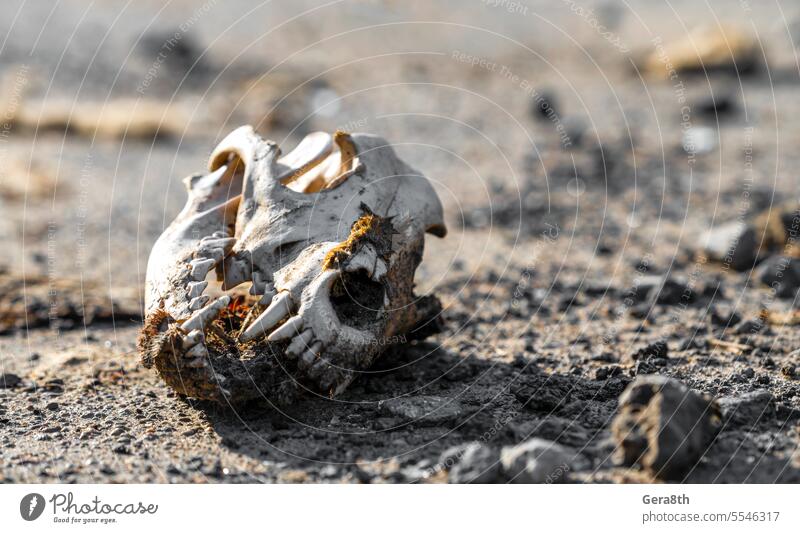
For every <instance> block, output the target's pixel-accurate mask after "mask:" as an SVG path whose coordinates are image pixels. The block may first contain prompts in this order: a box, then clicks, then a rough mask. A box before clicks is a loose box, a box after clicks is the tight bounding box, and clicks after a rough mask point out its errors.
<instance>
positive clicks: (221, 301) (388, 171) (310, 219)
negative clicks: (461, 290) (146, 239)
mask: <svg viewBox="0 0 800 533" xmlns="http://www.w3.org/2000/svg"><path fill="white" fill-rule="evenodd" d="M184 183H185V185H186V188H187V191H188V196H189V197H188V200H187V203H186V206H185V207H184V209H183V210H182V211H181V212H180V213H179V214H178V216H177V217H176V218H175V220H174V221H173V222H172V224H170V226H169V227H168V228H167V229H166V230H165V231H164V232H163V233H162V235H161V236H160V237H159V239H158V240H157V242H156V243H155V245H154V247H153V250H152V252H151V255H150V259H149V261H148V266H147V280H146V291H145V311H146V319H145V326H144V328H143V329H142V332H141V334H140V337H139V348H140V350H141V352H142V361H143V363H144V364H145V366H147V367H155V368H156V369H157V370H158V372H159V373H160V375H161V376H162V377H163V378H164V380H165V381H166V382H167V383H168V384H169V385H170V386H171V387H173V388H174V389H176V390H177V391H178V392H179V393H181V394H185V395H188V396H193V397H198V398H203V399H210V400H216V401H221V402H242V401H247V400H250V399H255V398H265V399H268V400H270V401H277V402H279V403H287V402H289V401H291V400H292V399H293V398H294V397H296V394H297V392H298V391H300V390H306V391H310V392H312V393H317V394H322V395H325V396H331V397H332V396H335V395H337V394H339V393H341V392H342V391H343V390H345V388H346V387H347V386H348V385H349V384H350V383H351V382H352V381H353V379H354V378H356V377H357V375H358V373H359V371H362V370H364V369H366V368H368V367H369V366H370V365H371V364H372V363H373V362H374V361H375V359H376V358H377V357H378V356H379V355H381V353H382V352H383V351H385V350H386V349H387V346H388V345H389V344H390V343H388V342H387V339H390V338H399V336H401V335H403V336H406V337H402V338H421V337H424V336H426V335H428V334H430V333H432V332H435V331H436V329H437V325H438V323H439V320H440V318H439V315H440V312H441V306H440V304H439V302H438V300H437V299H436V298H435V297H434V296H424V297H419V296H416V295H415V294H414V292H413V286H414V273H415V271H416V268H417V266H418V265H419V263H420V261H421V260H422V251H423V247H424V243H425V233H426V232H427V233H431V234H433V235H436V236H439V237H444V235H445V233H446V230H445V226H444V220H443V213H442V206H441V203H440V201H439V198H438V197H437V195H436V192H435V191H434V189H433V187H432V186H431V184H430V182H429V181H428V180H427V179H426V178H425V177H424V176H422V175H421V174H420V173H419V172H418V171H416V170H414V169H413V168H411V167H410V166H408V165H407V164H406V163H404V162H403V161H402V160H400V159H399V158H398V157H397V155H396V154H395V152H394V150H393V149H392V147H391V146H390V145H389V143H388V142H387V141H385V140H384V139H382V138H380V137H377V136H374V135H366V134H353V135H350V134H346V133H342V132H336V133H335V134H334V135H330V134H327V133H322V132H317V133H312V134H310V135H308V136H306V137H305V138H304V139H303V140H302V141H301V142H300V143H299V145H298V146H297V147H296V148H295V149H294V150H293V151H291V152H290V153H288V154H286V155H285V156H282V155H281V150H280V148H279V147H278V145H277V144H275V143H274V142H271V141H267V140H263V139H261V138H260V137H259V136H258V135H257V134H255V133H254V131H253V129H252V128H251V127H249V126H245V127H241V128H239V129H237V130H235V131H233V132H232V133H231V134H230V135H228V136H227V137H226V138H225V139H224V140H223V141H222V142H221V143H220V144H219V146H217V148H216V149H215V150H214V152H213V153H212V155H211V159H210V162H209V171H208V173H206V174H199V175H195V176H191V177H189V178H186V179H185V180H184ZM212 272H213V273H215V274H216V279H214V276H213V275H212V274H211V273H212ZM223 292H224V293H225V294H224V295H223Z"/></svg>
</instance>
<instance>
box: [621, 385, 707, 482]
mask: <svg viewBox="0 0 800 533" xmlns="http://www.w3.org/2000/svg"><path fill="white" fill-rule="evenodd" d="M720 425H721V417H720V410H719V407H718V406H717V404H716V402H714V401H713V400H712V399H711V398H710V397H708V396H706V395H701V394H699V393H697V392H695V391H692V390H690V389H689V388H687V387H686V386H685V385H683V384H682V383H681V382H679V381H677V380H675V379H672V378H668V377H664V376H643V377H639V378H637V379H636V380H635V381H634V382H633V383H631V384H630V385H629V386H628V388H627V389H626V390H625V392H623V393H622V395H621V396H620V399H619V412H618V414H617V416H616V417H615V418H614V421H613V423H612V427H611V430H612V435H613V438H614V441H615V442H616V445H617V453H618V454H619V455H618V458H619V459H620V460H621V462H622V463H623V464H625V465H628V466H632V465H634V464H639V465H640V466H641V467H642V468H644V469H645V470H647V471H649V472H650V473H651V474H652V475H653V476H655V477H658V478H663V479H680V478H681V477H682V476H683V475H685V474H686V473H687V472H688V471H689V469H690V468H691V467H692V466H694V465H695V464H696V462H697V460H698V459H699V458H700V457H701V456H702V454H703V452H705V450H706V448H707V446H708V445H709V443H710V442H711V441H712V439H713V438H714V436H715V435H716V433H717V431H718V430H719V428H720Z"/></svg>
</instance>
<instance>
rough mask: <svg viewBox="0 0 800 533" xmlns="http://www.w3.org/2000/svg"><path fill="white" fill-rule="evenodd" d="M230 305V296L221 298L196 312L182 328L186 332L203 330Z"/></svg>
mask: <svg viewBox="0 0 800 533" xmlns="http://www.w3.org/2000/svg"><path fill="white" fill-rule="evenodd" d="M229 303H231V298H230V296H227V295H225V296H220V297H219V298H217V299H216V300H214V301H213V302H211V303H210V304H208V305H207V306H206V307H204V308H202V309H200V310H199V311H197V312H195V313H194V314H193V315H192V316H191V317H189V319H188V320H187V321H186V322H184V323H183V324H181V327H182V328H183V329H185V330H186V331H192V330H195V329H199V330H202V329H204V328H205V327H206V326H207V325H208V324H209V323H210V322H211V321H212V320H214V318H215V317H216V316H217V315H218V314H219V313H220V311H222V309H224V308H225V307H226V306H227V305H228V304H229Z"/></svg>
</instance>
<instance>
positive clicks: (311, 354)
mask: <svg viewBox="0 0 800 533" xmlns="http://www.w3.org/2000/svg"><path fill="white" fill-rule="evenodd" d="M320 350H322V342H321V341H317V342H315V343H314V344H312V345H311V348H309V349H308V350H306V351H305V352H303V355H302V356H300V360H299V361H298V362H297V367H298V368H299V369H300V370H305V369H307V368H309V367H310V366H311V365H312V364H314V361H315V360H316V359H317V355H319V352H320Z"/></svg>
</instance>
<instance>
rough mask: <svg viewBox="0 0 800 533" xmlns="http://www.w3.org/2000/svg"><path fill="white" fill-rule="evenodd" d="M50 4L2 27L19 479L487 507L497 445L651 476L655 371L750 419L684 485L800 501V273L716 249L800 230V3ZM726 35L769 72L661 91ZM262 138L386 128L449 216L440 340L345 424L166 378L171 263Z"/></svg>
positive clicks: (28, 6)
mask: <svg viewBox="0 0 800 533" xmlns="http://www.w3.org/2000/svg"><path fill="white" fill-rule="evenodd" d="M49 4H50V3H30V2H27V3H26V2H23V1H20V0H6V1H4V2H2V5H0V79H1V80H2V87H0V98H2V102H1V103H0V111H2V110H3V109H4V110H5V113H4V116H3V117H0V126H2V129H0V213H2V217H0V242H2V244H3V249H4V253H3V254H0V287H2V288H3V291H2V294H0V481H3V482H8V483H19V482H28V483H34V482H36V483H38V482H101V483H103V482H146V483H150V482H159V483H160V482H200V483H206V482H210V483H218V482H390V483H417V482H419V483H428V482H446V481H448V480H449V481H469V480H470V478H469V475H468V470H469V467H470V465H468V464H467V465H462V468H461V469H460V470H459V469H458V468H455V469H454V468H452V467H453V465H454V464H455V463H456V462H457V461H462V463H463V462H464V461H466V460H467V458H469V460H471V461H475V463H476V464H475V465H473V468H476V469H478V470H481V468H480V461H479V460H477V459H476V458H475V457H473V456H472V455H470V454H466V453H463V450H464V449H465V448H464V447H465V446H467V445H469V444H470V443H475V442H477V443H479V444H480V446H482V447H483V449H486V450H489V452H487V453H489V455H491V454H493V453H499V451H498V450H500V449H501V448H502V447H504V446H513V445H516V444H519V443H521V442H525V441H528V440H529V439H531V438H541V439H546V440H547V441H552V442H555V443H558V444H559V445H561V446H563V450H567V451H568V452H569V454H570V456H571V457H572V458H573V460H571V461H570V462H569V466H568V467H565V468H564V469H562V471H560V473H559V475H558V476H557V479H556V478H554V480H558V481H570V482H647V481H653V480H656V479H657V477H653V475H652V474H653V473H652V472H647V471H646V470H644V469H641V468H639V467H637V466H627V465H624V464H620V463H619V461H618V460H617V456H616V454H615V448H616V444H615V441H614V438H613V435H612V431H611V426H612V421H613V420H614V417H615V414H616V413H617V412H618V402H619V397H620V394H621V393H622V392H623V391H624V390H625V388H626V387H627V386H628V385H629V384H630V383H631V382H632V381H633V380H634V379H636V378H637V376H642V375H651V374H658V375H663V376H669V377H672V378H675V379H676V380H678V381H680V382H682V383H683V384H684V385H686V386H687V387H689V388H691V389H693V390H695V391H697V392H699V393H706V394H708V395H710V396H711V397H713V398H714V399H715V401H716V402H717V404H718V405H719V406H720V407H721V409H722V425H721V427H720V428H719V431H718V432H717V433H716V434H714V435H712V436H711V437H710V439H709V442H708V444H707V447H706V448H705V449H704V450H703V452H702V453H701V454H699V455H698V457H696V458H694V459H693V461H692V464H691V465H690V468H688V469H686V471H685V472H684V473H683V474H682V475H681V477H680V479H682V480H685V481H687V482H704V483H722V482H760V483H772V482H793V483H796V482H800V452H798V445H800V434H799V430H800V426H799V425H798V424H799V423H800V381H798V379H800V368H798V366H800V357H798V352H797V350H800V329H798V325H797V324H800V314H798V313H797V312H796V311H795V307H796V302H797V289H798V288H800V268H798V269H797V271H796V272H797V274H795V273H794V272H795V271H794V270H791V269H790V270H791V274H792V275H789V274H786V275H785V277H782V279H781V283H780V286H779V287H778V288H776V285H775V284H770V283H769V282H768V280H767V278H765V277H764V275H762V273H760V271H757V270H752V269H750V268H745V269H738V270H737V269H733V268H729V265H727V264H724V263H722V264H718V263H715V262H714V261H707V260H705V259H703V258H702V256H701V255H699V254H698V249H699V247H700V246H701V244H702V240H703V239H702V237H701V236H702V235H703V233H704V232H705V231H706V230H708V229H710V228H718V227H721V226H723V225H724V224H726V223H729V222H732V221H746V222H748V223H749V222H752V221H756V220H759V219H758V215H759V214H761V213H763V212H764V211H765V210H766V211H774V212H776V213H779V212H783V211H781V210H782V209H784V207H783V206H785V205H787V203H790V202H795V208H796V201H797V188H798V176H797V171H796V169H797V168H798V159H800V152H798V150H797V147H798V145H800V144H799V143H800V128H798V126H797V124H796V122H797V121H796V120H794V117H795V116H796V115H797V112H798V99H797V90H798V87H800V76H799V75H798V62H797V55H796V52H795V48H794V46H795V45H797V43H798V39H800V10H799V9H798V6H795V5H792V4H790V3H789V2H775V3H774V4H769V5H768V6H766V5H765V6H759V7H758V8H756V6H755V5H754V3H753V5H752V6H751V5H750V4H749V3H747V2H740V1H727V0H720V1H715V2H709V4H711V5H710V6H709V5H705V4H704V5H700V4H701V3H697V2H689V1H678V2H669V3H667V2H664V3H662V2H645V1H640V2H628V4H629V7H626V6H625V5H624V4H622V3H619V4H618V3H612V2H589V1H588V0H587V1H586V2H567V1H564V2H561V1H557V2H538V1H532V0H531V1H527V2H524V1H520V2H494V1H477V0H476V1H474V2H456V1H452V2H445V1H435V2H422V1H420V2H394V1H390V0H387V1H385V2H378V1H367V0H364V1H355V0H349V1H342V2H330V3H323V2H308V1H303V2H288V1H283V2H281V1H274V2H265V3H263V5H262V4H259V3H253V2H244V1H233V2H230V1H226V2H221V1H219V2H215V1H214V0H208V2H205V3H204V2H202V1H198V2H187V1H183V0H179V1H172V2H167V3H164V2H154V1H143V2H135V3H134V2H122V1H111V2H103V3H102V4H103V5H102V7H100V6H98V5H96V4H94V5H93V4H92V3H90V2H83V1H78V0H66V1H63V2H60V3H56V4H55V6H51V5H49ZM578 8H581V9H578ZM590 8H591V11H589V9H590ZM718 22H724V23H730V24H732V25H734V26H735V27H736V28H738V29H740V30H741V31H742V32H743V33H745V34H747V35H751V36H754V37H755V38H756V39H757V43H758V48H757V50H758V56H759V57H758V61H756V62H757V63H760V62H762V61H763V60H764V58H766V61H767V65H766V66H765V65H761V66H760V67H756V72H753V73H748V74H747V75H744V74H742V75H738V74H737V73H736V72H735V71H734V72H725V71H724V69H720V70H719V71H714V72H711V73H708V74H702V73H701V74H699V75H698V74H691V73H683V72H681V73H679V74H678V75H677V77H676V78H674V79H668V78H667V77H666V75H665V74H666V73H667V69H666V67H665V64H663V63H657V65H656V67H655V68H651V69H650V70H649V71H648V70H647V69H645V68H643V67H641V65H642V63H641V62H639V58H640V57H642V55H643V54H648V53H654V52H657V51H658V49H659V45H660V43H668V42H671V41H673V40H681V39H685V38H686V37H687V35H688V34H689V33H688V32H689V31H690V30H691V29H693V28H695V27H697V26H700V25H703V24H717V23H718ZM598 25H601V26H602V28H603V30H598ZM729 44H730V43H729ZM669 59H671V60H677V59H676V58H674V57H671V58H669ZM637 65H638V68H637ZM662 69H663V70H662ZM740 70H742V69H740ZM548 109H552V110H553V112H548ZM242 124H252V125H254V126H255V127H256V128H257V130H258V131H259V132H260V133H261V134H262V135H264V136H265V137H268V138H271V139H273V140H275V141H276V142H278V143H279V144H280V145H282V146H286V147H287V148H289V147H291V146H294V145H295V144H296V143H297V142H298V140H299V139H300V138H302V136H303V135H304V134H306V133H308V132H312V131H316V130H327V131H334V130H336V129H344V130H349V131H366V132H373V133H378V134H380V135H382V136H383V137H385V138H387V139H389V140H390V141H391V142H392V143H393V145H394V146H395V149H396V151H397V152H398V154H400V155H401V156H402V157H403V159H405V160H407V161H409V162H410V163H411V164H413V165H414V166H415V167H416V168H418V169H420V170H421V171H423V172H424V173H425V175H426V176H428V177H429V178H430V179H431V180H432V182H433V183H434V187H435V188H436V190H437V192H438V193H439V196H440V198H441V199H442V202H443V204H444V206H445V211H446V221H447V225H448V229H449V234H448V236H447V237H446V238H444V239H437V238H435V237H432V236H429V237H428V239H427V241H426V249H425V257H424V261H423V263H422V265H421V266H420V268H419V270H418V271H417V290H418V292H422V293H425V292H434V293H435V294H437V295H438V296H439V298H440V299H441V301H442V303H443V304H444V306H445V311H444V317H443V318H444V330H443V332H442V333H440V334H438V335H435V336H432V337H430V338H428V339H426V340H425V341H414V342H411V343H408V344H404V345H400V346H393V347H392V348H391V349H390V350H389V351H388V352H387V353H386V354H385V355H384V357H383V358H382V359H381V360H380V361H379V363H378V364H377V366H376V367H375V368H373V369H371V370H370V371H369V372H366V373H365V374H364V375H362V376H360V377H359V378H358V379H357V380H356V381H355V382H354V383H353V385H352V386H351V387H350V388H349V389H348V390H347V391H346V392H345V393H344V394H343V395H341V396H340V397H337V398H336V399H327V398H320V397H312V396H309V397H303V398H301V399H300V400H299V401H298V402H296V403H294V404H292V405H290V406H288V407H277V406H274V405H269V404H267V403H266V402H252V404H248V405H246V406H237V407H236V408H230V407H227V406H223V405H217V404H213V403H209V402H202V401H197V400H194V399H191V398H183V397H181V396H179V395H178V394H176V393H175V392H174V391H172V390H171V389H170V388H169V387H168V386H167V385H166V384H164V382H163V381H161V379H160V378H159V377H158V375H157V374H156V373H155V372H154V371H152V370H147V369H145V368H143V367H142V365H141V364H140V354H139V353H138V352H137V349H136V337H137V334H138V332H139V329H140V328H141V325H142V305H143V303H142V294H143V286H144V276H145V268H146V263H147V257H148V255H149V252H150V248H151V247H152V245H153V242H154V241H155V239H156V238H157V237H158V235H159V234H160V233H161V231H162V230H163V229H164V228H165V227H166V226H167V225H168V224H169V222H170V221H171V220H172V219H173V218H174V216H175V215H176V214H177V213H178V212H179V210H180V209H181V207H182V205H183V203H184V201H185V191H184V189H183V186H182V184H181V179H182V178H183V177H185V176H187V175H189V174H191V173H194V172H199V171H203V170H204V169H205V165H206V161H207V158H208V155H209V153H210V151H211V150H212V149H213V148H214V146H215V145H216V143H218V142H219V141H220V140H221V139H222V138H223V137H224V136H225V135H226V134H227V133H228V132H229V131H230V130H232V129H233V128H235V127H237V126H239V125H242ZM687 132H688V133H687ZM687 139H688V141H690V142H688V144H689V145H691V146H693V147H694V148H690V149H687ZM760 229H761V230H764V231H766V230H765V229H764V228H760ZM764 231H762V232H761V233H759V235H761V236H762V237H763V233H764ZM740 244H741V243H740ZM742 246H744V244H742ZM756 247H757V246H756ZM770 254H771V255H772V256H773V258H774V257H775V256H777V255H780V251H774V250H773V251H772V252H770ZM760 259H763V257H762V258H760ZM768 260H770V258H767V259H764V261H768ZM762 264H763V263H762ZM654 350H656V351H659V354H658V356H657V357H655V356H651V355H650V354H651V352H653V351H654ZM459 450H460V451H459ZM473 455H474V454H473ZM453 457H456V458H457V460H454V461H450V459H451V458H453ZM490 463H491V461H490ZM481 471H490V472H494V471H493V470H492V469H491V466H487V467H486V468H485V469H483V470H481ZM465 476H466V477H465ZM492 476H493V474H492V475H490V476H489V477H488V478H484V479H486V480H490V481H502V480H503V478H501V477H499V475H498V476H496V477H492Z"/></svg>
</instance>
